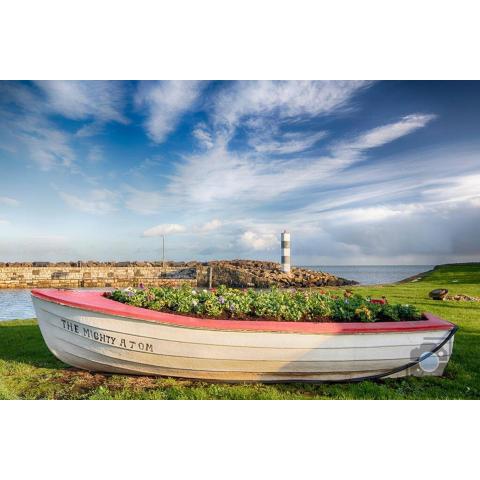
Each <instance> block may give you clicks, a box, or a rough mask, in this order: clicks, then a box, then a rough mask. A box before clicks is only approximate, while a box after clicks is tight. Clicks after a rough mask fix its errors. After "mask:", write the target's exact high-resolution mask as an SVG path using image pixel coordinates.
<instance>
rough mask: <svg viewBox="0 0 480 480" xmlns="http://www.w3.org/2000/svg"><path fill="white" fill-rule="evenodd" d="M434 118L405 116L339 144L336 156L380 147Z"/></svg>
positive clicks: (423, 125)
mask: <svg viewBox="0 0 480 480" xmlns="http://www.w3.org/2000/svg"><path fill="white" fill-rule="evenodd" d="M435 118H436V115H433V114H420V113H417V114H412V115H407V116H405V117H403V118H401V119H400V120H398V121H396V122H392V123H389V124H386V125H381V126H380V127H376V128H373V129H372V130H369V131H368V132H365V133H363V134H361V135H359V136H358V137H356V138H354V139H352V140H347V141H345V142H342V143H339V144H338V145H337V146H336V148H335V152H336V153H337V154H345V153H348V152H350V153H355V152H362V151H364V150H369V149H371V148H375V147H380V146H382V145H385V144H387V143H390V142H393V141H394V140H397V139H399V138H402V137H404V136H405V135H408V134H410V133H412V132H414V131H415V130H418V129H420V128H423V127H425V126H426V125H427V124H428V123H430V122H431V121H432V120H434V119H435Z"/></svg>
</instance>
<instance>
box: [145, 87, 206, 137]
mask: <svg viewBox="0 0 480 480" xmlns="http://www.w3.org/2000/svg"><path fill="white" fill-rule="evenodd" d="M202 88H203V83H202V82H196V81H164V82H143V83H141V84H140V87H139V89H138V92H137V95H136V104H137V105H138V106H140V107H145V108H146V110H147V114H148V118H147V121H146V123H145V126H146V129H147V132H148V135H149V136H150V138H151V139H152V140H153V141H154V142H156V143H162V142H163V141H165V139H166V138H167V136H168V135H169V134H170V133H171V132H173V131H174V130H175V128H176V127H177V125H178V123H179V121H180V119H181V117H182V116H183V115H184V114H185V113H186V112H187V111H188V110H190V109H191V108H192V107H193V105H194V104H195V102H196V101H197V100H198V98H199V95H200V92H201V90H202Z"/></svg>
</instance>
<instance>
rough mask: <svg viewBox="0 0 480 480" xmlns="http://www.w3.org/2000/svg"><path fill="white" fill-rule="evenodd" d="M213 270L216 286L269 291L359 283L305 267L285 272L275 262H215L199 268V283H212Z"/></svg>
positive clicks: (213, 283) (213, 281) (213, 284)
mask: <svg viewBox="0 0 480 480" xmlns="http://www.w3.org/2000/svg"><path fill="white" fill-rule="evenodd" d="M209 268H211V269H212V275H211V276H212V286H214V287H215V286H219V285H227V286H230V287H242V288H246V287H253V288H269V287H273V286H277V287H295V288H311V287H326V286H346V285H355V284H356V283H357V282H355V281H352V280H346V279H345V278H341V277H336V276H335V275H331V274H330V273H325V272H315V271H313V270H307V269H304V268H292V271H291V272H290V273H289V274H288V273H283V272H282V271H281V269H280V265H279V264H278V263H274V262H263V261H255V260H229V261H222V260H219V261H212V262H208V263H203V264H202V266H201V267H200V266H198V267H197V282H198V284H199V285H207V284H208V275H209V271H208V269H209Z"/></svg>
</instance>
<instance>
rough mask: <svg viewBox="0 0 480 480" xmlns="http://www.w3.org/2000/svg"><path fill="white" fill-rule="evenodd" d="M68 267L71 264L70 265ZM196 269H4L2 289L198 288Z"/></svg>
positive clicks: (0, 270)
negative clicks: (186, 284) (182, 286)
mask: <svg viewBox="0 0 480 480" xmlns="http://www.w3.org/2000/svg"><path fill="white" fill-rule="evenodd" d="M67 265H68V264H67ZM195 275H196V271H195V269H194V268H178V267H165V268H163V267H156V266H139V265H132V266H125V267H118V266H80V267H72V266H58V264H56V265H54V266H18V265H14V266H0V289H1V288H82V287H83V288H85V287H86V288H88V287H90V288H95V287H99V288H102V287H118V288H124V287H131V286H133V287H138V286H139V285H140V284H143V285H145V286H160V285H180V284H183V283H189V284H191V285H192V286H196V284H197V282H196V276H195Z"/></svg>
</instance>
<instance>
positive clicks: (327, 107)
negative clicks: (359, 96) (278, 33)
mask: <svg viewBox="0 0 480 480" xmlns="http://www.w3.org/2000/svg"><path fill="white" fill-rule="evenodd" d="M366 85H368V83H367V82H357V81H331V82H330V81H318V82H317V81H261V82H236V83H234V84H233V85H231V86H230V87H229V88H225V90H224V91H223V92H222V93H221V94H220V95H219V96H218V97H217V98H216V99H215V103H214V116H215V120H216V123H227V124H229V125H232V126H236V125H237V124H238V123H239V122H240V120H242V119H245V118H246V117H255V116H263V117H265V116H268V115H272V114H275V115H276V116H277V117H278V118H280V119H287V118H288V119H295V117H299V116H307V117H314V116H318V115H325V114H327V113H332V112H335V111H338V110H339V109H341V108H345V107H346V106H347V104H348V102H349V101H350V100H351V98H352V96H353V95H354V94H355V93H356V92H358V91H359V90H360V89H362V88H364V87H365V86H366Z"/></svg>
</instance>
